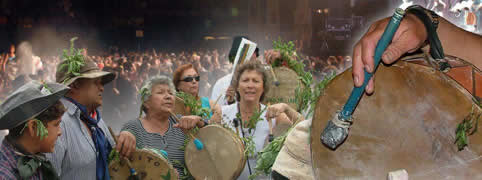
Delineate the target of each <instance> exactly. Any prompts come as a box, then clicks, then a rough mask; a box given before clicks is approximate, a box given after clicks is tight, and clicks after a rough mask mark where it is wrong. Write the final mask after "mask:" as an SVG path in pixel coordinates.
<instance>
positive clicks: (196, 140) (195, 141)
mask: <svg viewBox="0 0 482 180" xmlns="http://www.w3.org/2000/svg"><path fill="white" fill-rule="evenodd" d="M194 145H196V149H197V150H203V149H204V144H203V143H202V142H201V141H200V140H199V139H197V138H195V139H194Z"/></svg>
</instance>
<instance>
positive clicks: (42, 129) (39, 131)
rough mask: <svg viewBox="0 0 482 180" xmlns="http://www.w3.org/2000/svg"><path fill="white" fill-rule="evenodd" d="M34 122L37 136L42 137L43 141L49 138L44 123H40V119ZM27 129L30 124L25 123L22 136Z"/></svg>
mask: <svg viewBox="0 0 482 180" xmlns="http://www.w3.org/2000/svg"><path fill="white" fill-rule="evenodd" d="M33 120H34V122H35V126H36V131H37V136H38V137H40V140H43V139H44V138H45V137H47V136H48V135H49V131H48V130H47V128H45V126H44V124H43V123H42V121H40V120H38V119H33ZM27 127H28V123H25V126H24V127H23V128H22V130H21V131H20V134H22V133H23V131H24V130H25V128H27Z"/></svg>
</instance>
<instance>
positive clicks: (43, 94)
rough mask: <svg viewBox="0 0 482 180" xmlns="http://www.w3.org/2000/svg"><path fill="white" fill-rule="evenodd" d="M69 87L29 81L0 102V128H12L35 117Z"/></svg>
mask: <svg viewBox="0 0 482 180" xmlns="http://www.w3.org/2000/svg"><path fill="white" fill-rule="evenodd" d="M68 90H69V88H68V87H67V86H65V85H63V84H58V83H40V82H38V81H30V82H28V83H27V84H25V85H23V86H21V87H20V88H19V89H18V90H16V91H15V92H13V93H12V94H11V95H9V96H8V97H7V99H6V100H5V102H3V103H2V104H0V130H2V129H12V128H15V127H17V126H19V125H21V124H22V123H24V122H26V121H28V120H30V119H33V118H35V117H36V116H38V115H39V114H40V113H42V112H44V111H45V110H47V109H48V108H49V107H50V106H52V105H54V104H55V103H56V102H57V101H58V100H59V99H60V98H62V97H63V96H64V95H65V94H66V93H67V92H68Z"/></svg>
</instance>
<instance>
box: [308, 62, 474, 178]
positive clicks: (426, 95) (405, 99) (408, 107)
mask: <svg viewBox="0 0 482 180" xmlns="http://www.w3.org/2000/svg"><path fill="white" fill-rule="evenodd" d="M422 64H423V63H422ZM472 68H474V67H473V66H472ZM474 71H475V73H478V74H480V70H478V69H476V68H474ZM449 72H450V71H449ZM375 78H376V80H375V93H374V94H373V95H371V96H367V95H364V97H363V98H362V99H361V101H360V103H359V105H358V107H357V109H356V110H355V112H354V115H353V116H354V123H353V125H352V126H351V128H350V132H349V134H348V138H347V139H346V141H345V142H344V143H343V144H342V145H341V146H340V147H338V148H337V149H336V150H334V151H333V150H330V149H329V148H327V147H325V146H324V145H322V144H321V141H320V134H321V132H322V131H323V129H324V127H325V126H326V124H327V122H328V121H329V120H330V119H332V118H333V116H334V115H335V114H336V113H337V111H339V110H341V109H342V106H343V105H344V103H345V102H346V100H347V99H348V96H349V95H350V92H351V90H352V88H353V80H352V72H351V69H349V70H347V71H345V72H344V73H342V74H340V75H338V76H337V77H335V78H334V79H333V80H332V81H331V82H330V83H329V84H328V85H327V86H326V88H325V90H324V94H323V95H322V96H320V98H319V99H318V102H317V106H316V110H315V114H314V118H313V124H312V131H311V149H312V160H313V171H314V174H315V179H346V178H349V179H386V178H387V174H388V172H391V171H395V170H399V169H405V170H406V171H407V172H408V174H409V177H410V179H424V180H425V179H480V178H482V172H481V171H480V170H481V169H482V161H481V159H480V157H481V155H482V132H476V133H475V134H474V135H472V136H469V145H468V147H466V148H465V149H464V150H462V151H458V149H457V145H456V144H454V142H455V131H456V128H457V125H458V124H459V123H461V122H462V121H463V120H464V118H466V117H467V116H468V115H469V114H470V113H471V112H472V109H473V111H474V112H475V113H476V114H480V112H481V109H480V108H479V106H478V105H476V103H475V102H474V101H473V98H474V96H472V94H471V93H470V92H468V91H467V90H466V89H465V88H463V87H462V86H461V85H460V84H458V83H457V82H456V81H454V80H453V79H452V78H451V77H449V76H447V75H445V74H444V73H442V72H440V71H437V70H434V68H432V67H428V66H424V65H419V64H415V63H410V62H405V61H399V62H397V63H396V64H394V65H391V66H389V67H386V66H383V65H382V66H380V67H379V68H378V70H377V72H376V75H375ZM477 87H480V86H479V85H477ZM479 129H480V127H479Z"/></svg>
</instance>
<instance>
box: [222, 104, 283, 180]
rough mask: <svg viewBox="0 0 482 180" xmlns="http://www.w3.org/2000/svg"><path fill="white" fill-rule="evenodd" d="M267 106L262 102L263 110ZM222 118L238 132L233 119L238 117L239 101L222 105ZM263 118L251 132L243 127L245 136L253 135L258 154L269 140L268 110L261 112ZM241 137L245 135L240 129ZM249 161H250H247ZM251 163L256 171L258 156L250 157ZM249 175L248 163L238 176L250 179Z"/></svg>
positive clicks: (242, 179)
mask: <svg viewBox="0 0 482 180" xmlns="http://www.w3.org/2000/svg"><path fill="white" fill-rule="evenodd" d="M265 108H266V106H265V105H263V104H261V110H263V109H265ZM222 112H223V115H222V118H223V124H227V125H228V127H230V128H231V129H233V130H234V132H236V129H235V127H234V123H233V120H234V118H236V114H237V113H238V103H237V102H236V103H233V104H231V105H226V106H222ZM260 118H262V120H261V121H258V123H256V128H255V129H252V130H251V133H249V132H248V128H243V131H244V136H246V137H250V136H253V141H254V144H255V146H256V152H255V153H256V155H257V154H258V152H259V151H261V150H263V147H264V146H265V142H267V141H266V140H267V138H268V136H269V125H268V121H267V120H266V111H264V112H263V113H262V114H261V117H260ZM275 124H276V120H275V119H273V124H272V125H273V127H274V126H275ZM238 135H239V137H243V134H242V131H241V130H240V131H239V134H238ZM246 163H248V162H246ZM249 163H250V166H251V172H252V173H254V168H255V167H256V158H250V159H249ZM248 176H249V169H248V164H246V165H245V166H244V170H243V172H242V173H241V175H240V176H239V177H238V179H240V180H245V179H248Z"/></svg>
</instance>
